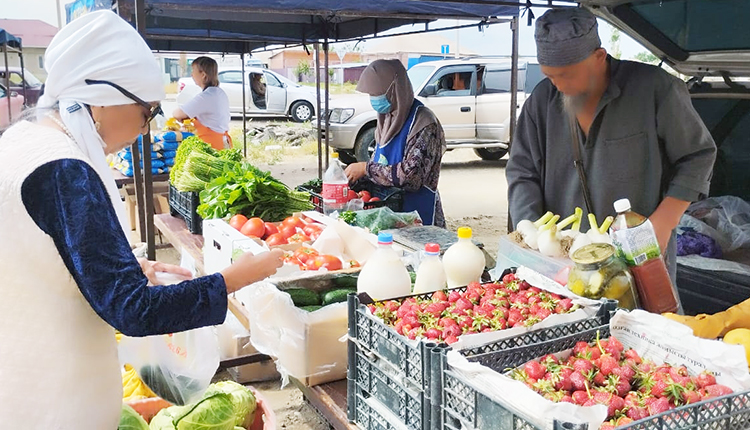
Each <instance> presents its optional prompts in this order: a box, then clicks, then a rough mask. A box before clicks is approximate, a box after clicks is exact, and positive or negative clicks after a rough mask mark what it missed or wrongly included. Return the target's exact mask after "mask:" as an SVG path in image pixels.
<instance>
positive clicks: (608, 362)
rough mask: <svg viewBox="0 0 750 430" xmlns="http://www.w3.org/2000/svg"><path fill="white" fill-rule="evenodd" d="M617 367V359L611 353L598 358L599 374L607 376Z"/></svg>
mask: <svg viewBox="0 0 750 430" xmlns="http://www.w3.org/2000/svg"><path fill="white" fill-rule="evenodd" d="M619 367H620V366H619V365H618V363H617V360H616V359H615V357H613V356H611V355H603V356H602V357H601V358H600V359H599V372H601V374H602V375H604V376H609V375H610V374H612V372H613V371H614V370H615V369H617V368H619Z"/></svg>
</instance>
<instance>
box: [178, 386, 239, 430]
mask: <svg viewBox="0 0 750 430" xmlns="http://www.w3.org/2000/svg"><path fill="white" fill-rule="evenodd" d="M173 417H174V419H173V423H174V424H175V426H176V427H177V430H234V420H235V418H234V406H233V405H232V397H231V396H230V395H229V394H226V393H216V394H212V395H210V396H206V397H204V398H203V399H202V400H200V401H199V402H198V403H196V404H194V405H191V406H180V407H178V408H177V409H176V410H175V412H174V415H173Z"/></svg>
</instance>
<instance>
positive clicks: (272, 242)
mask: <svg viewBox="0 0 750 430" xmlns="http://www.w3.org/2000/svg"><path fill="white" fill-rule="evenodd" d="M287 243H289V242H287V240H286V238H285V237H284V235H283V234H281V233H276V234H272V235H270V236H268V238H267V239H266V244H267V245H268V246H278V245H286V244H287Z"/></svg>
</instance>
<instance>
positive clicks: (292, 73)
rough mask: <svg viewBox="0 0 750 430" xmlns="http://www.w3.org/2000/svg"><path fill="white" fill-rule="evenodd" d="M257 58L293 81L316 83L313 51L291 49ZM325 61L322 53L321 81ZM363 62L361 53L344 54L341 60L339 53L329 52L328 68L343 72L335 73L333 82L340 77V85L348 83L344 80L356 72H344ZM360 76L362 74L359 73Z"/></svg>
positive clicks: (262, 54)
mask: <svg viewBox="0 0 750 430" xmlns="http://www.w3.org/2000/svg"><path fill="white" fill-rule="evenodd" d="M255 56H256V57H257V58H260V59H265V62H266V63H267V64H268V68H269V69H271V70H273V71H274V72H276V73H278V74H280V75H282V76H285V77H287V78H289V79H291V80H292V81H295V82H315V74H314V68H315V55H314V51H312V50H310V51H309V52H308V51H305V50H304V49H302V48H291V49H283V50H279V51H271V52H267V53H258V54H255ZM323 60H324V57H323V55H322V53H321V72H320V73H321V79H324V78H325V76H324V75H323V70H322V66H323V64H322V62H323ZM361 62H362V60H361V54H360V53H359V52H347V53H346V54H344V56H343V58H340V57H339V55H338V54H337V53H335V52H333V50H331V51H329V52H328V67H329V68H330V69H332V70H334V69H338V70H341V72H336V71H334V73H333V76H332V77H331V81H332V82H333V81H334V80H335V79H336V76H339V81H338V83H341V82H346V80H343V81H342V79H346V76H349V77H351V76H354V74H356V72H354V71H350V72H344V70H347V69H349V68H352V67H355V66H349V65H351V64H360V63H361ZM365 66H366V65H365ZM356 67H358V66H356ZM356 67H355V68H356ZM362 70H364V67H362ZM359 74H361V72H359ZM359 74H357V75H356V79H359ZM345 75H346V76H345Z"/></svg>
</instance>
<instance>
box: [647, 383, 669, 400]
mask: <svg viewBox="0 0 750 430" xmlns="http://www.w3.org/2000/svg"><path fill="white" fill-rule="evenodd" d="M668 386H669V384H667V382H666V381H656V382H655V383H654V386H653V387H651V391H650V393H651V395H652V396H654V397H666V396H667V387H668Z"/></svg>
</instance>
